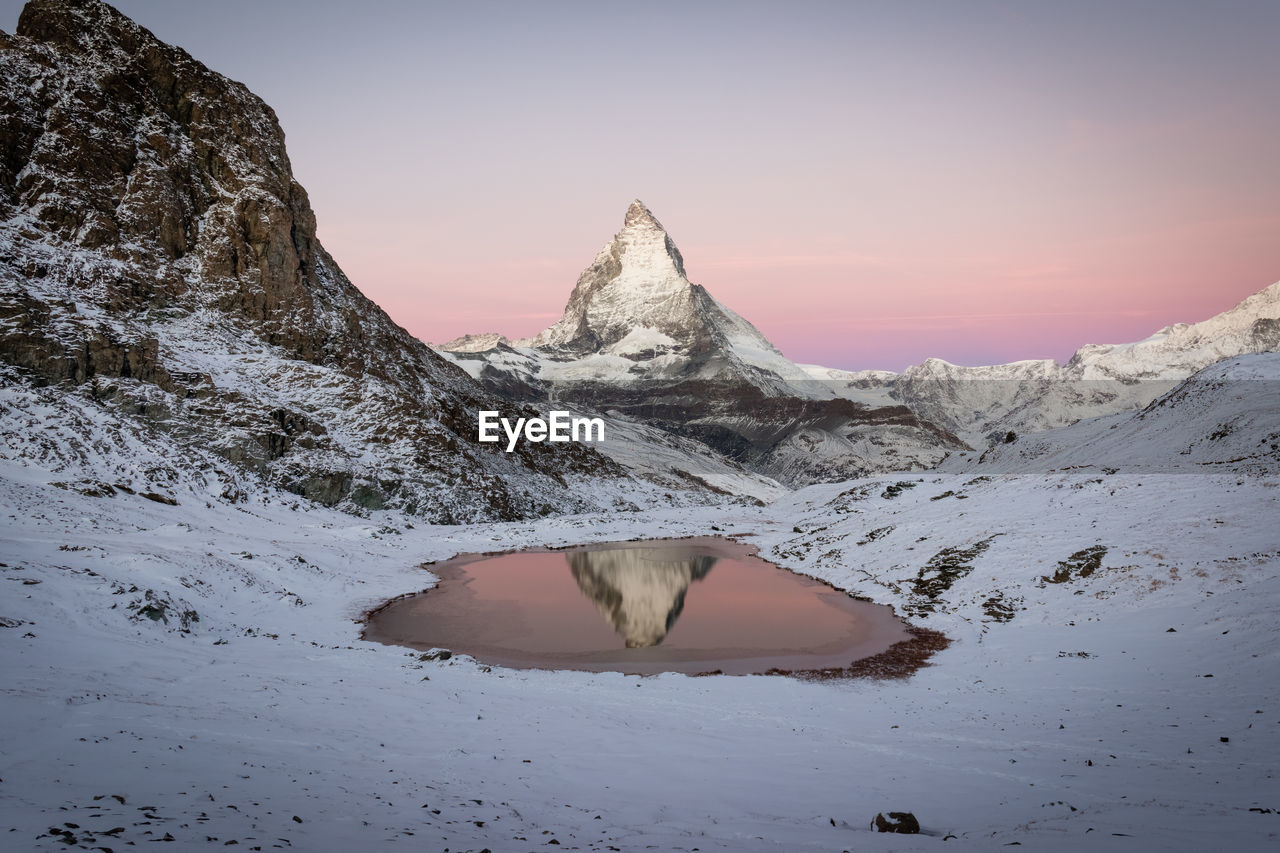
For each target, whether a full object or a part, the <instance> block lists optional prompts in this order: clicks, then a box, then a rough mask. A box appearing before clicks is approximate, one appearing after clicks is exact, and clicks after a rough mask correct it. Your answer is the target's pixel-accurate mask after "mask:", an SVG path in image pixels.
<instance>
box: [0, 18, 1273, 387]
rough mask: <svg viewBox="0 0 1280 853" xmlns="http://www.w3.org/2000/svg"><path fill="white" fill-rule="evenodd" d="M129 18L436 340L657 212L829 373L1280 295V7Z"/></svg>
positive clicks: (355, 266) (548, 306)
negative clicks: (241, 110) (215, 86)
mask: <svg viewBox="0 0 1280 853" xmlns="http://www.w3.org/2000/svg"><path fill="white" fill-rule="evenodd" d="M114 5H116V6H117V7H118V8H120V9H121V10H122V11H124V12H125V13H126V14H128V15H130V16H131V17H133V18H134V19H135V20H137V21H139V22H140V23H141V24H143V25H144V26H146V27H148V28H149V29H151V30H152V31H154V32H155V33H156V34H157V35H158V36H160V37H161V38H162V39H164V40H166V41H169V42H171V43H176V44H178V45H180V46H182V47H184V48H186V49H187V50H188V51H189V52H190V53H192V54H193V55H194V56H195V57H196V58H197V59H200V60H201V61H203V62H205V63H206V64H208V65H210V66H211V67H212V68H214V69H215V70H218V71H221V72H222V73H224V74H226V75H228V76H230V77H232V78H235V79H238V80H240V81H242V82H244V83H245V84H247V85H248V86H249V88H250V89H252V90H253V91H254V92H256V93H257V94H258V95H260V96H262V98H263V99H265V100H266V101H267V103H269V104H270V105H271V106H272V107H274V108H275V110H276V112H277V113H278V115H279V117H280V121H281V123H282V125H283V126H284V129H285V131H286V133H287V135H288V142H289V152H290V156H291V158H292V160H293V166H294V171H295V174H296V176H297V178H298V180H299V181H301V183H302V184H303V185H304V186H305V187H306V188H307V189H308V191H309V192H310V195H311V201H312V205H313V207H314V208H315V211H316V215H317V218H318V220H319V231H320V238H321V240H322V241H323V242H324V244H325V245H326V247H327V248H328V249H329V251H330V252H331V253H332V254H333V255H334V256H335V258H336V259H337V260H338V262H339V264H340V265H341V266H342V267H343V269H344V270H345V271H346V272H347V274H348V275H349V276H350V278H351V279H352V281H353V282H355V284H356V285H357V286H358V287H359V288H360V289H361V290H362V291H364V292H365V293H366V294H367V295H368V296H370V297H371V298H372V299H374V300H375V301H377V302H378V303H379V304H381V305H382V306H383V307H384V308H385V309H386V310H387V311H388V312H389V313H390V314H391V316H392V317H393V318H394V319H395V320H396V321H398V322H399V323H401V324H402V325H404V326H405V327H407V328H408V329H409V330H410V331H411V332H413V333H414V334H416V335H418V336H419V337H421V338H423V339H425V340H428V341H436V342H438V341H443V340H447V339H449V338H451V337H454V336H456V335H459V334H462V333H464V332H484V331H498V332H503V333H505V334H507V335H509V336H513V337H515V336H520V335H528V334H532V333H534V332H536V331H538V330H539V329H541V328H543V327H545V326H547V325H549V324H550V323H552V322H553V321H554V320H555V318H556V317H558V316H559V314H560V312H561V310H562V309H563V307H564V303H565V301H566V299H567V298H568V295H569V291H570V290H571V289H572V287H573V284H574V282H575V280H576V278H577V276H578V273H579V272H580V271H581V270H582V268H583V267H585V266H586V265H587V264H588V263H589V262H590V261H591V259H592V258H593V256H594V255H595V253H596V252H597V251H598V250H599V248H600V247H601V246H602V245H603V244H604V243H605V242H606V241H607V240H608V239H609V238H610V237H611V236H612V234H613V233H614V232H615V231H616V230H617V229H618V228H620V227H621V225H622V216H623V212H624V211H625V210H626V207H627V205H628V204H629V203H630V201H631V200H632V199H633V198H637V197H638V198H641V199H643V200H644V202H645V203H646V204H647V205H648V206H649V207H650V209H652V210H653V212H654V213H655V214H656V215H657V217H658V218H659V219H660V220H661V221H662V222H663V224H664V225H665V226H666V227H667V230H668V231H669V232H670V233H671V235H672V237H673V238H674V239H675V241H676V243H677V244H678V245H679V246H680V249H681V251H682V252H683V254H684V258H685V264H686V269H687V271H688V273H689V276H690V278H691V279H692V280H693V281H695V282H697V283H699V284H703V285H705V286H706V287H707V288H708V289H709V290H710V291H711V293H712V294H713V295H714V296H716V297H717V298H718V299H719V300H720V301H722V302H724V303H725V304H726V305H728V306H729V307H731V308H733V309H734V310H736V311H737V312H738V313H740V314H742V315H743V316H745V317H746V318H747V319H749V320H751V321H752V322H753V323H754V324H755V325H756V326H757V327H758V328H759V329H760V330H761V331H762V332H764V333H765V335H766V336H768V337H769V338H770V339H771V340H772V341H773V342H774V343H775V344H777V346H778V347H779V348H780V349H781V350H782V351H783V352H784V353H785V354H786V355H787V356H789V357H790V358H792V359H794V360H796V361H802V362H818V363H822V364H827V365H830V366H833V367H845V368H868V367H878V368H890V369H900V368H902V367H904V366H905V365H907V364H910V363H914V362H918V361H920V360H921V359H923V358H926V357H928V356H938V357H941V358H945V359H947V360H948V361H954V362H958V363H962V364H982V363H992V362H1000V361H1009V360H1013V359H1020V358H1039V357H1052V358H1056V359H1059V360H1062V359H1065V358H1067V357H1068V356H1069V355H1070V354H1071V352H1072V350H1074V349H1075V348H1076V347H1077V346H1079V345H1081V344H1084V343H1089V342H1096V343H1106V342H1119V341H1127V340H1135V339H1139V338H1142V337H1145V336H1146V335H1148V334H1149V333H1150V332H1152V331H1154V330H1155V329H1157V328H1159V327H1161V326H1163V325H1166V324H1168V323H1172V322H1177V321H1194V320H1199V319H1204V318H1206V317H1208V316H1210V315H1212V314H1215V313H1217V312H1220V311H1223V310H1225V309H1227V308H1229V307H1231V306H1232V305H1234V304H1235V303H1236V302H1237V301H1239V300H1240V299H1241V298H1243V297H1244V296H1246V295H1248V294H1250V293H1252V292H1254V291H1257V290H1260V289H1261V288H1263V287H1265V286H1266V285H1268V284H1270V283H1272V282H1273V281H1276V280H1277V279H1280V2H1268V0H1250V1H1249V2H1245V1H1244V0H1240V1H1239V2H1230V1H1229V0H1215V1H1214V2H1200V3H1184V2H1176V0H1152V2H1136V0H1134V1H1130V2H1127V1H1126V0H1106V2H1081V0H1072V2H1065V0H1064V2H1013V0H1009V2H982V0H974V2H961V0H942V1H941V2H895V3H889V2H875V3H873V2H853V1H852V0H845V1H844V2H831V3H824V2H807V3H806V2H787V3H782V2H777V3H752V2H681V3H668V2H661V0H645V2H630V3H615V2H607V0H606V2H509V3H485V2H466V3H463V2H456V3H426V2H409V0H403V2H383V0H365V2H361V3H349V2H317V0H308V2H285V0H274V2H266V3H264V2H260V0H220V2H217V3H212V2H209V3H200V2H181V0H177V2H175V0H120V1H119V2H117V3H115V4H114ZM20 7H21V4H20V3H18V2H13V0H0V13H2V14H0V28H2V29H4V30H5V31H7V32H12V31H13V29H14V27H15V25H16V22H17V16H18V11H19V9H20Z"/></svg>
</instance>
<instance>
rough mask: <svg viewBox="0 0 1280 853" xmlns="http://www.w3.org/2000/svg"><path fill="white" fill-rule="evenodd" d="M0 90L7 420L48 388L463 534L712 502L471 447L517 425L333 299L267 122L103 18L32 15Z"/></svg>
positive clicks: (340, 283) (231, 459) (99, 11)
mask: <svg viewBox="0 0 1280 853" xmlns="http://www.w3.org/2000/svg"><path fill="white" fill-rule="evenodd" d="M0 81H3V82H0V140H3V143H4V144H3V145H2V146H0V359H3V362H4V363H5V364H7V365H8V368H7V369H6V370H4V371H3V379H4V388H5V391H6V393H9V392H13V394H14V395H15V396H14V397H13V399H14V400H19V399H23V394H22V392H21V389H22V388H23V387H34V386H39V385H48V386H51V387H53V386H56V387H57V388H60V389H62V390H63V391H64V392H65V394H66V395H67V401H68V404H69V405H70V404H72V403H74V406H73V408H77V411H83V412H89V411H90V410H92V409H95V408H98V409H109V410H110V411H111V412H112V413H113V416H115V415H118V416H120V417H124V418H126V419H128V420H130V422H133V423H135V425H136V426H138V428H139V430H140V432H139V433H138V435H139V436H140V437H143V438H145V436H147V435H151V436H164V437H165V439H166V441H169V442H171V443H170V444H166V445H165V446H166V447H174V446H176V447H178V448H190V449H192V451H193V452H194V450H195V449H196V448H198V449H199V450H200V452H201V453H204V452H208V453H211V454H212V457H211V458H212V459H214V460H216V462H215V463H212V464H217V465H227V466H229V469H234V471H240V472H250V473H252V474H253V475H255V476H259V477H262V478H265V479H266V480H267V481H268V482H270V483H273V484H275V485H277V486H280V487H283V488H285V489H288V490H290V491H293V492H295V493H297V494H299V495H302V496H304V497H307V498H311V499H314V500H318V501H320V502H322V503H325V504H327V505H340V506H344V507H347V508H350V509H353V510H355V511H362V510H363V509H366V508H381V507H396V508H401V509H404V510H406V511H409V512H412V513H416V514H419V515H421V516H424V517H426V518H428V519H430V520H432V521H440V522H454V521H467V520H482V519H506V518H519V517H527V516H533V515H542V514H547V513H554V512H566V511H582V510H591V509H598V508H602V507H611V506H624V507H625V506H634V505H635V504H634V502H633V500H632V499H633V498H634V499H635V500H640V501H643V500H645V499H646V495H648V496H651V497H654V498H655V499H659V500H669V499H672V500H682V499H692V500H699V499H702V500H706V499H719V497H718V496H717V494H716V493H715V492H713V491H711V490H707V489H701V488H699V487H697V486H696V485H694V484H690V483H686V484H685V486H686V490H687V492H689V494H687V495H684V496H680V495H677V496H676V497H675V498H672V497H671V496H670V495H669V494H666V492H667V489H666V487H665V486H654V485H653V484H646V483H638V482H635V481H633V480H631V479H630V478H628V477H627V476H626V474H625V472H624V471H623V470H622V469H621V468H620V467H619V466H618V465H616V464H615V463H614V462H612V461H611V460H609V459H608V458H606V457H604V456H601V455H600V454H598V453H597V452H595V451H594V450H592V449H590V448H588V447H585V446H579V445H556V446H554V447H552V446H550V445H546V444H532V443H523V444H521V445H520V446H519V447H518V448H517V450H516V452H513V453H510V454H507V453H504V452H503V451H502V449H501V448H498V447H497V446H496V445H486V444H478V443H477V442H476V441H475V440H474V434H475V429H476V426H475V424H476V412H477V411H478V410H479V409H504V410H508V411H510V410H512V409H513V407H512V405H511V404H510V403H509V402H508V401H507V400H504V399H500V398H497V397H495V396H494V395H492V394H491V393H488V392H485V391H484V390H482V389H481V388H480V387H479V386H477V385H476V384H475V383H474V382H473V381H472V380H471V379H470V378H469V377H467V376H466V375H465V374H464V373H463V372H462V371H459V370H458V369H457V368H456V367H454V366H453V365H452V364H450V363H448V362H447V361H445V360H444V359H442V358H440V357H439V356H438V355H436V354H435V353H434V352H433V351H432V350H431V349H430V348H428V347H426V346H425V345H424V344H422V343H421V342H419V341H418V340H416V339H415V338H413V337H412V336H411V335H409V334H408V333H407V332H406V331H405V330H404V329H402V328H401V327H399V326H398V325H396V324H395V323H394V322H393V321H392V320H391V319H390V318H389V317H388V316H387V315H386V314H385V313H384V312H383V311H382V310H381V309H379V308H378V307H377V306H376V305H374V304H373V303H372V302H370V301H369V300H368V299H366V298H365V297H364V296H363V295H362V294H361V293H360V292H359V291H358V290H357V289H356V288H355V287H354V286H353V285H352V284H351V282H349V281H348V280H347V278H346V276H345V275H344V274H343V273H342V270H341V269H340V268H339V267H338V265H337V264H336V263H335V262H334V260H333V258H332V257H330V256H329V254H328V253H327V252H326V251H325V250H324V247H323V246H322V245H321V244H320V242H319V241H318V240H317V239H316V236H315V215H314V213H313V212H312V210H311V207H310V203H309V201H308V198H307V194H306V192H305V191H304V190H303V188H302V187H301V186H300V185H299V184H298V183H297V181H296V180H294V178H293V176H292V173H291V170H290V165H289V158H288V154H287V152H286V150H285V140H284V134H283V132H282V130H281V128H280V126H279V123H278V121H277V120H276V116H275V114H274V113H273V111H272V110H271V108H270V107H268V106H267V105H266V104H265V103H263V102H262V101H261V100H260V99H259V98H258V97H256V96H255V95H253V94H252V93H251V92H250V91H249V90H248V89H247V88H245V87H244V86H243V85H241V84H239V83H236V82H234V81H232V80H229V79H227V78H226V77H223V76H222V75H220V74H218V73H216V72H214V71H211V70H209V69H208V68H206V67H205V66H204V65H202V64H201V63H199V62H197V61H196V60H194V59H193V58H192V57H191V56H190V55H188V54H187V53H186V52H185V51H183V50H181V49H180V48H177V47H173V46H170V45H166V44H164V43H162V42H161V41H159V40H158V39H157V38H156V37H155V36H154V35H152V34H151V33H150V32H148V31H147V30H146V29H144V28H143V27H141V26H139V25H137V24H136V23H134V22H133V21H131V20H130V19H128V18H127V17H125V16H124V15H122V14H120V13H119V12H117V11H116V10H115V9H113V8H111V7H110V6H108V5H106V4H104V3H101V2H98V1H97V0H32V2H30V3H28V5H27V6H26V8H25V9H24V10H23V12H22V15H21V18H20V19H19V22H18V27H17V31H16V33H15V34H13V35H9V34H5V33H0ZM527 414H532V412H527ZM67 440H69V441H76V440H77V439H76V437H75V432H74V430H72V431H69V432H68V433H67ZM169 462H170V463H171V464H172V465H174V466H179V467H181V466H182V465H184V464H186V465H187V467H188V468H199V467H201V466H206V467H207V465H209V464H211V463H210V462H209V460H208V459H206V458H205V457H200V458H199V459H197V458H196V457H195V456H192V457H191V458H190V459H185V461H184V460H177V459H172V458H170V459H169ZM160 479H165V478H164V477H160ZM170 479H172V478H170ZM135 485H137V487H138V488H149V486H147V484H142V483H138V484H135ZM153 485H154V484H153ZM664 495H665V496H664ZM699 496H701V497H699Z"/></svg>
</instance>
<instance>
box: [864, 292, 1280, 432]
mask: <svg viewBox="0 0 1280 853" xmlns="http://www.w3.org/2000/svg"><path fill="white" fill-rule="evenodd" d="M1277 349H1280V282H1277V283H1275V284H1272V285H1271V286H1269V287H1267V288H1264V289H1263V290H1261V291H1259V292H1258V293H1255V294H1253V295H1252V296H1249V297H1248V298H1246V299H1244V300H1242V301H1241V302H1240V303H1239V304H1238V305H1236V306H1235V307H1234V308H1232V309H1230V310H1228V311H1225V312H1223V313H1222V314H1219V315H1217V316H1215V317H1211V318H1209V319H1208V320H1204V321H1202V322H1199V323H1192V324H1189V325H1188V324H1185V323H1179V324H1177V325H1173V326H1168V327H1166V328H1164V329H1161V330H1160V331H1158V332H1156V333H1155V334H1153V335H1151V336H1150V337H1148V338H1146V339H1145V340H1142V341H1138V342H1136V343H1130V344H1090V345H1086V346H1084V347H1081V348H1080V349H1079V350H1077V351H1076V353H1075V354H1074V355H1073V356H1072V357H1071V359H1070V361H1068V362H1067V363H1066V364H1065V365H1059V364H1057V363H1055V362H1053V361H1051V360H1035V361H1019V362H1013V363H1010V364H997V365H989V366H983V367H962V366H960V365H955V364H949V363H948V362H946V361H943V360H942V359H936V358H931V359H927V360H926V361H924V362H922V363H921V364H919V365H916V366H913V367H909V368H907V369H906V370H905V371H904V372H903V373H901V374H887V375H886V374H884V373H883V372H880V371H863V372H860V373H852V374H848V375H847V376H842V377H840V378H841V379H843V380H844V385H843V387H842V389H841V390H840V393H842V394H845V395H846V396H849V397H850V399H863V398H864V396H865V393H866V388H867V386H871V387H873V388H879V389H881V390H882V391H884V392H886V393H888V394H890V395H891V396H892V397H893V398H895V399H897V400H900V401H902V402H904V403H906V404H907V405H908V406H910V407H911V409H912V410H913V411H915V412H917V413H918V414H920V415H921V416H922V417H924V418H926V419H928V420H931V421H933V422H935V423H937V424H939V425H941V426H944V427H946V428H947V429H950V430H952V431H953V432H955V433H956V434H957V435H960V436H961V437H962V438H964V439H965V440H966V441H968V442H969V443H970V444H972V445H974V446H978V447H982V446H986V445H987V444H988V443H990V442H993V441H998V440H1000V438H1001V437H1003V436H1004V435H1005V434H1006V433H1007V432H1008V431H1009V430H1013V431H1014V432H1016V433H1023V432H1033V431H1038V430H1043V429H1049V428H1051V427H1057V426H1064V425H1066V424H1069V423H1073V422H1075V421H1077V420H1080V419H1082V418H1091V417H1098V416H1101V415H1109V414H1112V413H1115V412H1121V411H1126V410H1133V409H1139V408H1141V407H1143V406H1145V405H1147V404H1148V403H1150V402H1151V401H1152V400H1154V399H1155V398H1156V397H1158V396H1160V395H1161V394H1163V393H1165V392H1166V391H1168V390H1169V389H1170V388H1172V387H1173V386H1174V385H1175V384H1176V383H1177V382H1179V381H1180V380H1182V379H1185V378H1186V377H1188V376H1190V375H1191V374H1193V373H1195V372H1196V371H1197V370H1200V369H1201V368H1203V367H1207V366H1209V365H1211V364H1213V363H1214V362H1216V361H1219V360H1220V359H1224V358H1230V357H1232V356H1237V355H1244V354H1248V353H1260V352H1275V351H1276V350H1277Z"/></svg>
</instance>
